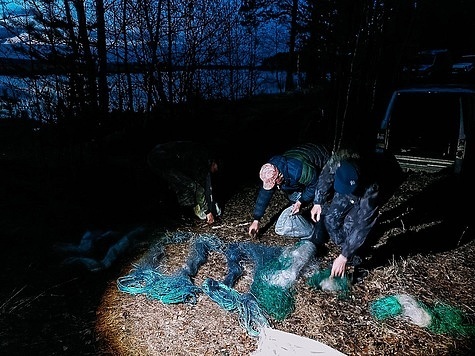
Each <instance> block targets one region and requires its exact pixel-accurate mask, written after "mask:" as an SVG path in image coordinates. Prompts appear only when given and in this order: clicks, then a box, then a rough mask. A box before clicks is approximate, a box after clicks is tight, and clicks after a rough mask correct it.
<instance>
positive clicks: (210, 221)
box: [206, 213, 214, 225]
mask: <svg viewBox="0 0 475 356" xmlns="http://www.w3.org/2000/svg"><path fill="white" fill-rule="evenodd" d="M206 222H207V223H208V224H209V225H211V224H214V215H213V213H208V214H206Z"/></svg>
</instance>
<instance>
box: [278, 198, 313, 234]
mask: <svg viewBox="0 0 475 356" xmlns="http://www.w3.org/2000/svg"><path fill="white" fill-rule="evenodd" d="M312 232H313V223H311V222H310V221H309V220H308V219H306V218H305V217H304V216H302V215H301V214H295V215H292V206H289V207H288V208H286V209H285V210H284V211H283V212H282V213H281V214H280V216H279V218H278V219H277V222H276V223H275V233H276V234H277V235H281V236H289V237H297V238H302V237H308V236H310V235H311V234H312Z"/></svg>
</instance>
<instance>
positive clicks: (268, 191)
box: [249, 143, 330, 237]
mask: <svg viewBox="0 0 475 356" xmlns="http://www.w3.org/2000/svg"><path fill="white" fill-rule="evenodd" d="M329 157H330V153H329V150H328V149H327V148H326V147H325V146H323V145H316V144H313V143H306V144H302V145H299V146H297V147H295V148H292V149H289V150H287V151H286V152H284V153H283V154H282V155H276V156H273V157H271V158H270V159H269V161H268V162H267V163H266V164H264V165H263V166H262V168H261V170H260V172H259V177H260V178H261V180H262V182H263V185H262V187H261V188H260V190H259V193H258V196H257V200H256V204H255V207H254V212H253V221H252V223H251V225H250V226H249V235H250V236H251V237H254V236H256V234H257V233H258V232H259V220H260V219H261V218H262V217H263V216H264V214H265V211H266V209H267V207H268V205H269V202H270V200H271V198H272V196H273V195H274V193H275V191H276V190H278V189H280V190H282V191H283V192H284V193H286V194H287V198H288V199H289V201H290V202H292V203H293V205H292V214H297V213H299V212H300V210H301V207H302V206H305V205H308V204H310V203H312V201H313V198H314V196H315V189H316V187H317V181H318V176H319V174H320V170H321V169H322V167H323V166H324V164H325V163H326V161H327V160H328V159H329Z"/></svg>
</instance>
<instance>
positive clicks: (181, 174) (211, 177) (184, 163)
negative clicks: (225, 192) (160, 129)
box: [147, 141, 221, 224]
mask: <svg viewBox="0 0 475 356" xmlns="http://www.w3.org/2000/svg"><path fill="white" fill-rule="evenodd" d="M147 161H148V165H149V166H150V168H151V169H152V171H153V172H154V173H155V174H157V176H159V177H160V178H162V179H163V181H165V182H166V183H167V184H168V188H169V189H171V190H172V191H173V192H174V193H175V195H176V198H177V202H178V204H179V205H180V206H183V207H190V208H193V211H194V213H195V215H196V216H197V217H198V218H199V219H201V220H206V222H207V223H208V224H213V223H214V221H215V219H216V217H218V216H219V215H221V209H220V207H219V205H218V202H217V199H216V198H217V197H216V194H214V192H213V189H215V188H216V182H217V173H218V171H219V160H218V159H217V158H216V156H215V155H214V153H213V152H212V151H211V150H210V149H209V148H207V147H205V146H204V145H202V144H199V143H196V142H191V141H172V142H168V143H162V144H159V145H157V146H156V147H155V148H154V149H153V150H152V151H151V152H150V153H149V155H148V157H147Z"/></svg>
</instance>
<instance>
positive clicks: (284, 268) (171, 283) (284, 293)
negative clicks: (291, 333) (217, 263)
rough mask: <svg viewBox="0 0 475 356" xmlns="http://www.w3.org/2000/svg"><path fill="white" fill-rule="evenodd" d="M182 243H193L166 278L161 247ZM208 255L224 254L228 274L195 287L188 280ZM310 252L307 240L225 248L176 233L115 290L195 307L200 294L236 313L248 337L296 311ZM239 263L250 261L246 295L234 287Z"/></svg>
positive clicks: (216, 240)
mask: <svg viewBox="0 0 475 356" xmlns="http://www.w3.org/2000/svg"><path fill="white" fill-rule="evenodd" d="M183 242H189V243H190V245H191V248H190V253H189V256H188V258H187V261H186V263H185V264H184V266H183V267H182V268H181V269H179V270H178V271H177V272H175V273H174V274H172V275H167V274H166V273H164V272H163V271H161V269H160V261H161V260H162V258H163V257H164V254H165V252H164V251H165V249H164V247H165V246H166V245H167V244H171V243H183ZM211 251H213V252H218V253H221V254H223V255H224V256H225V258H226V262H227V267H228V273H227V275H226V276H225V278H224V280H223V281H216V280H214V279H212V278H207V279H206V280H205V281H204V282H203V284H202V285H201V286H196V285H194V283H193V281H192V278H193V277H194V276H195V275H196V274H197V273H198V270H199V268H200V266H202V265H203V264H204V263H205V262H206V261H207V259H208V254H209V252H211ZM314 253H315V245H314V244H313V243H311V242H309V241H305V240H301V241H299V242H297V243H296V244H295V245H294V246H290V247H277V246H264V245H261V244H256V243H250V242H244V243H230V244H225V243H223V242H222V241H221V240H220V239H219V238H218V237H217V236H215V235H211V234H201V235H194V234H192V233H187V232H176V233H174V234H165V235H164V236H162V237H161V238H160V239H159V240H158V242H157V243H156V244H155V245H154V247H153V248H151V249H150V251H149V253H148V254H147V255H146V256H144V257H143V258H142V259H141V260H140V261H139V262H138V263H136V264H134V266H133V269H132V270H131V271H130V273H129V274H128V275H126V276H123V277H120V278H118V280H117V286H118V289H119V290H120V291H122V292H125V293H129V294H144V295H146V296H147V297H149V298H152V299H157V300H159V301H161V302H163V303H164V304H173V303H192V304H194V303H196V302H197V297H198V295H199V294H200V293H204V294H206V295H207V296H208V297H209V298H210V299H211V300H213V301H214V302H215V303H217V304H218V305H219V306H220V307H221V308H223V309H225V310H226V311H230V312H235V313H238V315H239V322H240V325H241V326H242V327H243V328H244V329H245V330H246V331H247V332H248V334H249V335H252V336H257V335H259V331H260V330H262V328H265V327H269V322H268V318H269V317H272V318H274V319H276V320H283V319H285V318H287V317H288V316H289V315H290V314H291V313H292V312H293V311H294V308H295V282H296V280H297V279H298V277H299V275H300V273H301V270H302V268H303V267H304V266H305V265H306V264H307V263H308V262H309V261H310V260H311V258H312V257H313V255H314ZM243 262H250V263H251V264H252V265H253V268H254V275H253V282H252V284H251V286H250V290H249V292H248V293H239V292H238V291H236V290H235V289H234V288H233V287H234V285H235V283H236V281H237V280H238V279H239V278H240V277H241V276H242V274H243V272H244V269H243Z"/></svg>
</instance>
